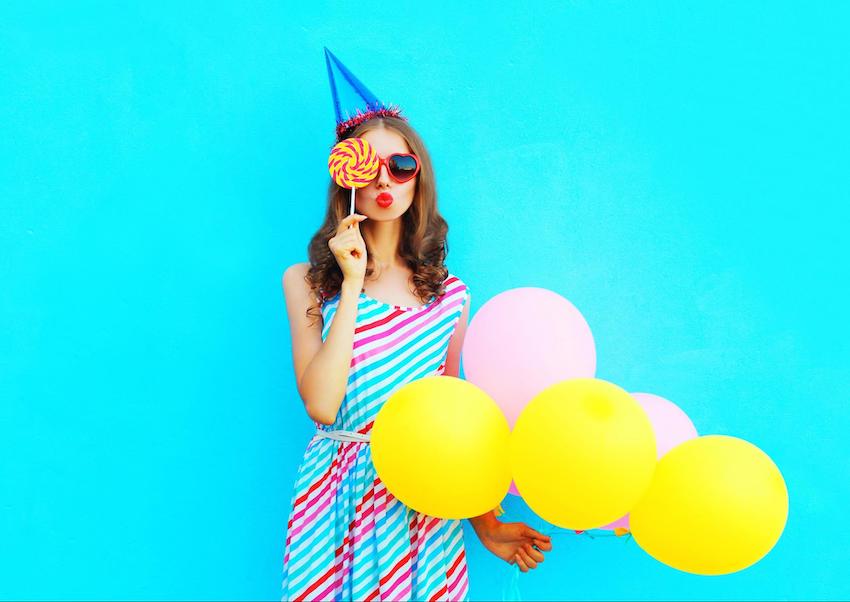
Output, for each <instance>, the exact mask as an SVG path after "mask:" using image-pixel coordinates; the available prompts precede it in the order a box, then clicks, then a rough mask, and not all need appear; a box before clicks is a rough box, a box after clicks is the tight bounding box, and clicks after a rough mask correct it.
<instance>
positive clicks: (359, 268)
mask: <svg viewBox="0 0 850 602" xmlns="http://www.w3.org/2000/svg"><path fill="white" fill-rule="evenodd" d="M364 219H366V216H365V215H360V214H359V213H352V214H351V215H349V216H348V217H346V218H344V219H343V220H341V221H340V222H339V225H338V226H337V229H336V236H334V237H333V238H331V239H330V240H328V247H330V250H331V252H332V253H333V254H334V258H336V262H337V264H338V265H339V268H340V269H341V270H342V276H343V279H345V280H350V281H352V282H360V286H361V287H362V286H363V281H364V280H365V279H366V242H365V241H364V240H363V237H362V236H361V235H360V222H362V221H363V220H364Z"/></svg>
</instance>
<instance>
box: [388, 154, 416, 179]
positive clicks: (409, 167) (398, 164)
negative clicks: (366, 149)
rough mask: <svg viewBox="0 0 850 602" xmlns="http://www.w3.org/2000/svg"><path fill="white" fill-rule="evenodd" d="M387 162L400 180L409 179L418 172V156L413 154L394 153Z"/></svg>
mask: <svg viewBox="0 0 850 602" xmlns="http://www.w3.org/2000/svg"><path fill="white" fill-rule="evenodd" d="M387 163H388V165H389V167H390V171H391V172H392V174H393V176H394V177H396V178H397V179H399V180H409V179H410V178H412V177H413V176H414V174H415V173H416V157H413V156H411V155H392V156H391V157H390V160H389V161H388V162H387Z"/></svg>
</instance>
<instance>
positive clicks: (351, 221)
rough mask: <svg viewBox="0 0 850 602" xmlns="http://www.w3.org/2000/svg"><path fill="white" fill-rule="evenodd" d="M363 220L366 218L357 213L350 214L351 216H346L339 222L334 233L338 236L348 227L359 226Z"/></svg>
mask: <svg viewBox="0 0 850 602" xmlns="http://www.w3.org/2000/svg"><path fill="white" fill-rule="evenodd" d="M364 219H366V216H365V215H361V214H359V213H352V214H351V215H346V216H345V217H344V218H342V219H341V220H340V221H339V224H337V227H336V233H337V234H339V233H340V232H342V231H343V230H346V229H347V228H349V227H350V226H353V225H359V224H360V222H362V221H363V220H364Z"/></svg>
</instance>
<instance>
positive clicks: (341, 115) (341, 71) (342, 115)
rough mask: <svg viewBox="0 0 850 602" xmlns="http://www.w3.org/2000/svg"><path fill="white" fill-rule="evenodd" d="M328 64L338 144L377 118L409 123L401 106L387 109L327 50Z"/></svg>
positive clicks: (391, 106)
mask: <svg viewBox="0 0 850 602" xmlns="http://www.w3.org/2000/svg"><path fill="white" fill-rule="evenodd" d="M325 63H326V64H327V66H328V80H329V81H330V84H331V94H332V95H333V103H334V112H335V114H336V137H337V140H342V139H343V138H345V136H346V134H348V132H349V131H350V130H352V129H354V128H355V127H356V126H358V125H360V124H361V123H363V122H364V121H366V120H367V119H371V118H373V117H376V116H382V117H398V118H400V119H405V120H406V118H405V117H404V116H402V115H401V109H400V108H399V107H398V106H393V105H385V104H384V103H382V102H381V101H380V100H378V97H377V96H375V95H374V94H372V93H371V92H370V91H369V89H368V88H367V87H366V86H364V85H363V83H362V82H361V81H360V80H359V79H357V78H356V77H355V76H354V74H353V73H352V72H351V71H349V70H348V68H347V67H346V66H345V65H343V64H342V63H341V62H340V60H339V59H338V58H336V56H334V54H333V53H332V52H331V51H330V50H328V48H327V47H325Z"/></svg>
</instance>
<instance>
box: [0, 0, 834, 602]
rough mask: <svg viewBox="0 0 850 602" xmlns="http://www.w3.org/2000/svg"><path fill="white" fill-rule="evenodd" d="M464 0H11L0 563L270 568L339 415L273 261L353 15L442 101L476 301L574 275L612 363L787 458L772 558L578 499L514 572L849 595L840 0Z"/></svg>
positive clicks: (494, 562) (454, 201) (455, 259)
mask: <svg viewBox="0 0 850 602" xmlns="http://www.w3.org/2000/svg"><path fill="white" fill-rule="evenodd" d="M454 4H455V3H444V4H438V3H433V2H427V3H402V4H399V5H393V4H389V5H387V4H384V5H375V6H370V7H367V8H364V6H363V5H360V4H343V3H328V2H310V3H307V2H303V3H297V4H295V3H293V4H292V5H287V4H286V3H280V2H256V3H251V4H246V3H240V2H232V3H209V2H194V3H178V5H177V6H174V5H173V3H165V2H153V3H151V2H137V3H122V5H121V6H118V5H117V3H99V2H74V3H58V2H57V3H34V2H17V3H11V4H10V3H4V4H3V7H2V8H0V281H2V286H0V309H2V312H1V313H0V316H2V322H0V327H2V330H1V331H0V396H2V399H0V442H2V443H0V445H2V455H0V554H2V558H0V596H2V597H4V598H40V599H51V598H52V599H60V598H87V599H97V598H107V599H108V598H125V599H133V598H142V599H180V598H193V599H272V600H273V599H278V598H279V589H278V588H279V580H280V565H281V562H282V555H283V544H284V535H285V526H286V519H287V512H288V508H287V506H288V504H289V501H290V499H289V498H290V495H291V490H292V485H293V481H294V476H295V471H296V467H297V464H298V462H299V460H300V459H301V455H302V453H303V450H304V447H305V445H306V443H307V442H308V440H309V438H310V433H311V431H312V428H313V426H312V424H311V422H310V420H309V419H308V417H307V415H306V413H305V412H304V410H303V407H302V403H301V401H300V400H299V398H298V395H297V393H296V389H295V386H294V381H293V369H292V363H291V356H290V346H289V332H288V325H287V321H286V314H285V306H284V300H283V297H282V292H281V282H280V279H281V275H282V273H283V270H284V269H285V268H286V267H287V266H288V265H290V264H292V263H294V262H298V261H305V260H306V258H307V256H306V245H307V242H308V240H309V237H310V236H311V235H312V234H313V233H314V232H315V230H316V229H317V228H318V226H319V225H320V220H321V216H322V214H323V211H324V202H325V190H326V186H327V180H328V174H327V169H326V160H327V153H328V151H329V149H330V146H331V145H332V143H333V125H334V122H333V111H332V107H331V101H330V93H329V88H328V82H327V76H326V72H325V65H324V58H323V54H322V46H324V45H327V46H328V47H330V48H331V50H332V51H333V52H334V53H335V54H337V56H339V57H340V59H341V60H342V61H343V62H344V63H345V64H346V65H347V66H349V67H350V68H351V69H352V70H353V71H354V72H355V73H356V74H357V75H358V76H359V77H360V78H361V79H363V81H364V82H365V83H366V84H367V86H369V87H370V88H371V89H372V90H373V91H374V92H375V93H376V94H377V95H378V96H379V97H380V98H381V99H382V100H384V101H387V102H397V103H399V104H401V106H402V107H403V108H404V110H405V113H406V114H407V115H408V117H409V118H410V119H411V121H412V123H413V124H414V125H415V126H416V127H417V128H418V129H419V131H420V132H421V133H422V135H423V137H424V139H425V141H426V143H427V145H428V147H429V150H430V151H431V153H432V155H433V158H434V161H435V167H436V171H437V176H438V184H439V192H440V197H439V202H440V210H441V211H442V212H443V214H444V215H445V216H446V218H447V220H448V221H449V224H450V232H449V240H450V254H449V258H448V265H449V267H450V269H451V270H452V271H453V272H455V273H457V274H458V275H460V276H461V277H462V278H464V280H465V281H466V282H467V283H468V284H469V285H470V287H471V289H472V290H473V291H474V296H473V304H472V311H473V320H474V313H475V311H476V310H477V308H479V307H480V306H481V305H482V304H483V303H484V302H485V301H486V300H487V299H488V298H490V297H492V296H493V295H495V294H497V293H499V292H501V291H504V290H506V289H508V288H513V287H518V286H541V287H546V288H549V289H552V290H554V291H557V292H559V293H560V294H562V295H564V296H565V297H567V298H568V299H570V300H571V301H572V302H573V303H574V304H575V305H576V306H577V307H578V308H579V309H580V310H581V311H582V312H583V313H584V315H585V316H586V318H587V320H588V322H589V324H590V326H591V328H592V329H593V332H594V336H595V338H596V343H597V350H598V373H597V376H598V377H600V378H604V379H607V380H610V381H612V382H615V383H617V384H619V385H620V386H622V387H624V388H626V389H627V390H630V391H633V392H634V391H645V392H651V393H655V394H658V395H662V396H664V397H666V398H668V399H670V400H672V401H674V402H675V403H677V404H678V405H680V406H681V407H682V408H683V409H684V410H685V411H686V412H687V413H688V414H689V415H690V417H691V418H692V420H693V421H694V423H695V424H696V426H697V428H698V430H699V431H700V433H701V434H710V433H722V434H729V435H735V436H738V437H741V438H744V439H746V440H748V441H750V442H752V443H754V444H756V445H757V446H759V447H760V448H761V449H762V450H764V451H765V452H766V453H767V454H769V455H770V456H771V457H772V458H773V460H774V461H775V462H776V463H777V464H778V466H779V467H780V469H781V470H782V472H783V474H784V477H785V479H786V482H787V485H788V488H789V493H790V504H791V510H790V515H789V519H788V524H787V527H786V530H785V533H784V534H783V536H782V538H781V539H780V541H779V542H778V544H777V546H776V547H775V548H774V549H773V551H772V552H771V553H770V554H769V555H768V556H767V557H766V558H765V559H764V560H762V561H761V562H759V563H758V564H757V565H755V566H753V567H751V568H749V569H747V570H745V571H742V572H740V573H737V574H734V575H730V576H725V577H711V578H710V577H697V576H693V575H688V574H685V573H681V572H678V571H676V570H674V569H671V568H669V567H667V566H665V565H662V564H660V563H658V562H657V561H655V560H653V559H652V558H651V557H649V556H648V555H647V554H645V553H644V552H643V551H641V550H640V549H639V548H638V547H637V546H636V545H635V543H634V541H631V542H629V541H626V540H623V539H619V538H609V539H595V540H591V539H590V538H588V537H582V536H577V535H569V534H558V535H556V536H555V538H554V550H553V551H552V552H551V553H550V554H548V555H547V560H546V562H545V563H544V564H543V565H541V566H540V568H538V569H537V570H535V571H531V572H530V573H527V574H521V575H520V576H519V585H520V588H521V595H522V596H523V597H524V598H525V599H545V598H549V599H555V598H576V599H608V600H613V599H647V600H650V599H668V598H671V599H828V598H848V597H850V586H848V582H847V581H846V579H842V578H841V577H840V576H841V575H842V573H844V572H846V567H847V564H848V562H850V552H848V546H847V544H846V536H845V534H844V533H843V528H842V523H841V520H842V519H841V518H840V517H841V516H844V515H845V509H846V507H847V503H848V497H850V485H848V479H847V475H848V474H850V470H848V469H850V466H848V444H847V443H846V433H847V430H848V427H850V419H848V400H850V397H849V396H848V392H850V391H848V385H847V373H848V370H847V365H848V360H850V347H848V342H847V335H848V326H847V317H846V307H847V298H846V296H847V283H848V276H850V275H849V274H848V259H850V253H848V242H847V233H846V232H847V224H848V217H850V211H848V201H850V186H848V178H847V167H848V159H850V156H848V155H850V153H848V143H847V140H848V134H850V128H848V118H847V107H848V105H850V93H849V92H850V89H848V62H847V57H848V51H850V44H849V43H848V41H847V36H846V32H847V30H848V26H850V19H848V16H850V15H849V14H848V9H847V8H846V5H845V4H844V3H841V2H832V3H826V2H816V3H802V2H800V3H790V2H763V3H752V2H745V3H741V2H711V3H707V2H689V3H683V2H673V1H670V2H661V3H656V2H636V3H628V2H616V3H597V2H594V3H590V2H541V3H538V6H537V8H535V9H533V10H531V9H527V8H524V7H522V6H521V5H520V3H518V2H517V3H513V4H512V5H509V4H498V5H494V4H492V3H487V4H481V5H480V6H470V7H458V6H454ZM506 507H507V510H508V514H507V515H506V516H505V517H503V518H506V519H511V520H523V521H527V522H529V523H531V524H533V525H535V526H541V525H540V523H539V522H535V520H536V519H535V517H534V516H533V515H531V514H530V513H529V512H528V509H527V507H526V506H525V505H524V504H523V503H522V501H521V500H519V499H517V498H513V497H512V496H509V499H508V501H507V503H506ZM464 524H465V528H467V529H468V531H467V538H466V543H467V549H468V554H469V562H470V581H471V594H472V597H473V598H474V599H494V598H495V599H499V598H501V596H502V594H503V588H504V587H505V584H507V583H508V582H509V579H510V577H511V570H512V569H511V567H509V566H508V565H507V564H505V563H504V562H502V561H500V560H498V559H496V558H495V557H494V556H492V555H490V554H489V553H488V552H486V551H485V550H484V548H483V547H482V546H481V545H480V544H479V542H478V541H477V539H476V538H475V535H474V533H473V532H472V530H471V528H470V527H469V524H468V523H466V522H465V523H464Z"/></svg>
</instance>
